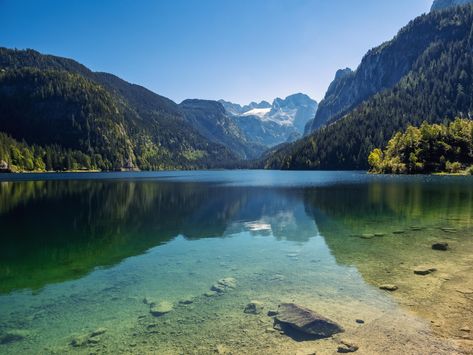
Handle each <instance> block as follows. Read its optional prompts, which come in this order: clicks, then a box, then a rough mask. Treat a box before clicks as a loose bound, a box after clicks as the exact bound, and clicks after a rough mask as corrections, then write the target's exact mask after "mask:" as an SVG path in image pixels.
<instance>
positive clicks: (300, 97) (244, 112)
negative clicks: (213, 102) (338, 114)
mask: <svg viewBox="0 0 473 355" xmlns="http://www.w3.org/2000/svg"><path fill="white" fill-rule="evenodd" d="M219 102H220V103H221V104H222V105H223V106H224V108H225V109H226V111H227V112H228V114H229V115H230V116H231V119H232V120H233V121H234V122H235V123H236V125H237V126H238V127H239V128H240V130H241V131H242V132H243V133H244V135H245V136H246V137H247V138H248V140H252V141H254V142H257V143H259V144H262V145H264V146H266V147H268V148H269V147H274V146H275V145H278V144H281V143H285V142H293V141H295V140H296V139H298V138H300V137H301V136H302V133H303V132H304V127H305V125H306V124H307V122H308V121H309V120H310V119H311V118H313V117H314V115H315V112H316V111H317V102H316V101H314V100H312V99H311V98H310V97H309V96H307V95H305V94H300V93H299V94H294V95H290V96H288V97H286V98H285V99H280V98H276V99H274V100H273V103H272V104H271V105H270V104H269V103H268V102H266V101H262V102H260V103H255V102H252V103H251V104H249V105H246V106H240V105H238V104H234V103H231V102H227V101H223V100H220V101H219Z"/></svg>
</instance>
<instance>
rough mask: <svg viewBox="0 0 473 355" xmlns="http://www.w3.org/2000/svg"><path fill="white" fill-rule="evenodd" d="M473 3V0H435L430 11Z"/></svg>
mask: <svg viewBox="0 0 473 355" xmlns="http://www.w3.org/2000/svg"><path fill="white" fill-rule="evenodd" d="M469 3H473V0H435V1H434V3H433V4H432V8H431V9H430V11H436V10H443V9H447V8H449V7H452V6H460V5H466V4H469Z"/></svg>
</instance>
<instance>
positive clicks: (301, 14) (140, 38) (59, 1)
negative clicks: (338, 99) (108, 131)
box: [0, 0, 432, 103]
mask: <svg viewBox="0 0 473 355" xmlns="http://www.w3.org/2000/svg"><path fill="white" fill-rule="evenodd" d="M431 3H432V0H220V1H217V0H126V1H125V0H67V1H63V0H41V1H35V0H30V1H27V0H0V46H5V47H9V48H33V49H36V50H38V51H40V52H43V53H48V54H55V55H59V56H65V57H71V58H73V59H76V60H78V61H79V62H81V63H83V64H85V65H86V66H88V67H89V68H91V69H92V70H95V71H106V72H110V73H113V74H116V75H118V76H120V77H122V78H124V79H126V80H128V81H131V82H133V83H137V84H140V85H143V86H145V87H147V88H149V89H151V90H153V91H155V92H157V93H159V94H161V95H164V96H167V97H169V98H171V99H173V100H175V101H177V102H180V101H181V100H183V99H185V98H203V99H219V98H223V99H226V100H231V101H234V102H238V103H247V102H249V101H252V100H262V99H266V100H272V99H273V98H274V97H277V96H279V97H285V96H287V95H289V94H292V93H295V92H304V93H307V94H309V95H310V96H312V97H313V98H315V99H317V100H320V99H322V98H323V96H324V94H325V91H326V89H327V87H328V85H329V84H330V82H331V80H332V79H333V77H334V75H335V71H336V70H337V69H339V68H345V67H352V68H356V66H357V65H358V64H359V62H360V61H361V58H362V56H363V55H364V54H365V53H366V51H367V50H368V49H370V48H372V47H374V46H377V45H379V44H381V43H382V42H384V41H386V40H389V39H391V38H392V37H393V36H394V35H395V34H396V33H397V31H398V30H399V29H400V28H401V27H402V26H404V25H406V24H407V23H408V22H409V21H410V20H411V19H413V18H415V17H416V16H418V15H420V14H422V13H424V12H427V11H428V10H429V8H430V5H431Z"/></svg>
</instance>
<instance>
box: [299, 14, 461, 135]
mask: <svg viewBox="0 0 473 355" xmlns="http://www.w3.org/2000/svg"><path fill="white" fill-rule="evenodd" d="M412 27H415V31H410V30H409V29H410V28H412ZM455 30H456V27H455V26H443V25H442V24H438V23H433V22H429V21H423V20H422V17H420V18H418V19H416V20H414V21H412V23H411V24H410V25H409V26H408V27H407V28H406V29H403V30H401V31H400V32H399V33H398V34H397V36H396V37H395V38H394V39H392V40H391V41H389V42H386V43H384V44H382V45H381V46H379V47H377V48H374V49H372V50H370V51H369V52H368V53H367V54H366V55H365V56H364V58H363V59H362V61H361V64H360V65H359V67H358V68H357V69H356V71H354V72H351V71H347V70H346V71H344V72H343V74H341V75H340V76H339V77H338V78H336V79H335V81H334V83H332V85H330V87H329V89H328V90H327V93H326V95H325V97H324V99H323V100H322V101H321V102H320V105H319V109H318V111H317V114H316V116H315V119H314V121H313V123H312V125H311V127H310V128H309V130H308V131H309V132H313V131H315V130H317V129H319V128H320V127H322V126H324V125H326V124H327V123H329V122H333V121H335V120H337V119H339V118H341V117H342V116H343V115H344V114H346V113H348V112H349V111H351V110H352V109H354V108H355V107H356V106H358V105H359V104H361V103H362V102H363V101H364V100H366V99H368V98H369V97H371V96H373V95H375V94H377V93H379V92H382V91H383V90H386V89H391V88H393V87H394V86H395V85H396V84H398V83H399V81H400V80H401V78H403V77H404V76H405V75H406V74H407V73H409V72H410V71H411V70H412V69H413V68H414V67H415V65H416V63H417V61H418V60H419V58H420V57H421V56H422V55H423V53H425V51H426V50H428V48H429V46H431V45H432V44H433V43H435V42H437V41H443V40H445V39H447V38H449V36H450V35H451V34H452V32H454V31H455Z"/></svg>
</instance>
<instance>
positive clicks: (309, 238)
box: [0, 171, 473, 354]
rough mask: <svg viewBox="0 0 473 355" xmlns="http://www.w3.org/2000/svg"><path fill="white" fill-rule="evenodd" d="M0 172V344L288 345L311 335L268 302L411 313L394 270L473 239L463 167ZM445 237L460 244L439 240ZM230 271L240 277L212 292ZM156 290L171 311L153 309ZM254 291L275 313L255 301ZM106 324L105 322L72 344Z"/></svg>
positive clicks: (348, 314)
mask: <svg viewBox="0 0 473 355" xmlns="http://www.w3.org/2000/svg"><path fill="white" fill-rule="evenodd" d="M0 179H2V180H0V233H1V234H0V235H1V237H0V240H1V250H0V339H3V344H0V353H2V354H3V353H4V354H19V353H21V354H37V353H67V352H71V353H87V354H89V353H149V352H154V353H166V354H167V353H169V354H190V353H203V354H205V353H213V352H215V351H219V352H220V353H225V352H229V353H255V354H256V353H266V352H268V353H271V352H273V353H286V352H287V353H290V352H291V351H293V350H294V349H298V347H300V346H302V345H300V344H299V342H297V341H296V340H294V339H292V338H290V337H287V336H284V335H281V334H279V333H278V332H276V333H274V332H273V331H272V330H271V327H272V319H271V318H270V317H268V316H266V314H265V313H266V311H267V310H269V309H277V306H278V304H280V303H282V302H288V301H290V302H296V303H299V304H301V305H304V306H306V307H309V308H312V309H314V310H316V311H318V312H319V313H322V314H323V315H325V316H327V317H329V318H331V319H333V320H335V321H337V322H338V323H340V324H341V325H342V326H343V327H344V328H345V329H346V331H347V333H348V334H349V333H350V332H356V331H358V328H359V327H362V326H364V325H366V324H369V323H370V321H375V320H377V319H379V318H380V317H383V315H385V314H390V315H391V316H393V315H394V316H395V315H397V314H399V319H402V318H401V317H402V316H404V313H405V309H404V308H403V305H402V304H401V303H402V302H400V301H399V299H396V298H394V297H393V295H392V294H389V293H387V292H385V291H382V290H380V289H379V288H378V286H379V284H380V283H389V281H392V280H393V279H396V281H399V277H398V276H399V275H400V273H401V271H402V270H403V268H410V267H411V266H412V267H413V266H415V265H416V264H419V263H426V262H427V263H432V262H434V263H435V262H440V261H442V259H445V258H447V259H448V258H449V257H451V258H457V259H458V258H461V257H462V255H463V254H462V252H461V251H462V250H464V251H465V253H466V251H467V250H469V247H470V246H471V245H472V243H473V241H472V239H473V238H472V236H473V233H472V231H473V184H472V180H471V179H470V178H466V177H394V176H370V175H366V174H364V173H359V172H268V171H206V172H167V173H129V174H125V173H118V174H113V173H107V174H66V175H63V174H51V175H34V174H28V175H4V176H1V177H0ZM401 232H402V233H401ZM374 234H376V236H375V237H373V235H374ZM439 240H449V243H450V244H451V245H453V246H454V247H455V248H456V249H457V250H458V251H459V252H458V253H457V254H456V255H453V256H451V254H442V255H440V254H439V253H438V252H435V251H432V250H431V248H430V245H431V243H433V242H435V241H439ZM399 265H402V266H399ZM398 269H399V270H401V271H399V272H398V271H396V270H398ZM392 274H394V276H395V277H394V276H392ZM398 274H399V275H398ZM224 277H233V278H235V279H236V281H237V286H236V288H235V289H233V290H230V291H228V292H227V293H225V294H224V295H221V296H212V297H208V296H206V295H205V293H207V292H208V291H209V290H210V287H211V286H212V285H213V284H214V283H215V282H216V281H217V280H219V279H221V278H224ZM400 282H402V280H401V281H400ZM145 297H147V298H152V299H154V300H156V301H158V302H159V301H167V302H170V303H172V304H173V306H174V307H173V310H172V311H171V312H170V313H168V314H166V315H163V316H161V317H154V316H153V315H151V314H150V313H149V306H148V305H146V304H144V303H143V299H144V298H145ZM188 299H191V300H192V303H191V304H187V305H184V304H180V303H179V301H182V300H188ZM251 300H258V301H261V302H262V303H263V304H264V310H265V312H263V313H262V314H260V315H248V314H245V313H244V312H243V309H244V307H245V305H246V304H247V303H248V302H249V301H251ZM357 319H363V321H364V322H365V323H364V324H359V323H357V322H356V320H357ZM420 319H421V322H422V317H420ZM425 322H426V324H428V323H430V322H429V320H428V319H425ZM98 328H105V329H106V332H105V333H104V334H101V335H99V336H96V337H94V340H93V341H87V340H86V341H85V342H84V343H83V344H82V343H81V344H79V345H80V346H73V345H71V341H73V340H74V339H76V340H77V339H82V340H83V339H88V337H90V334H91V332H93V331H94V330H96V329H98ZM8 334H20V335H21V337H20V338H19V339H11V338H8V337H5V335H8ZM2 335H3V338H2ZM89 339H90V338H89ZM306 345H307V344H305V345H304V346H306ZM330 346H331V345H330ZM330 346H329V347H330ZM335 349H336V348H335Z"/></svg>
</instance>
